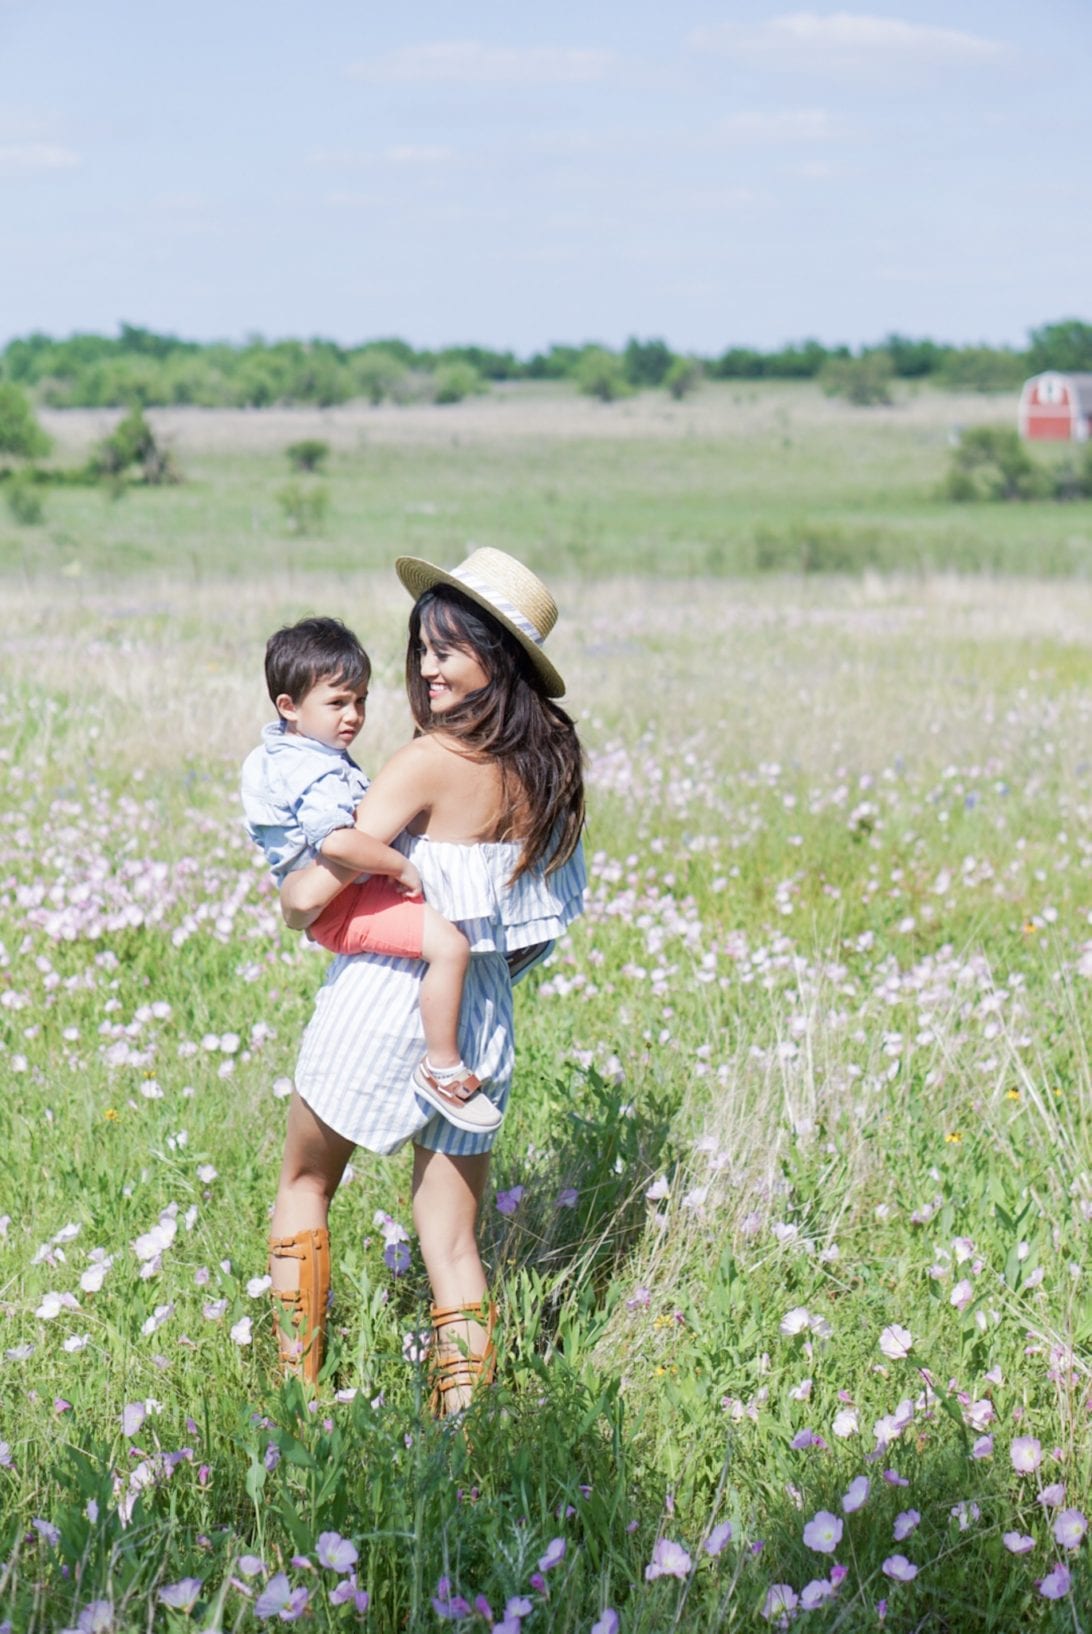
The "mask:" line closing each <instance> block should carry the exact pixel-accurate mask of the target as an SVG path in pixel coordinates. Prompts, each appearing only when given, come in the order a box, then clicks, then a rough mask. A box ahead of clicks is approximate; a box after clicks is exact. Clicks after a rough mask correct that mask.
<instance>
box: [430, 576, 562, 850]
mask: <svg viewBox="0 0 1092 1634" xmlns="http://www.w3.org/2000/svg"><path fill="white" fill-rule="evenodd" d="M422 627H424V629H425V630H426V631H427V633H428V636H429V639H430V640H432V641H435V642H440V643H442V644H444V645H446V646H449V647H459V648H461V649H462V650H463V651H465V652H470V653H473V655H474V657H475V658H476V659H477V660H478V662H479V663H480V664H481V666H482V668H483V669H484V671H485V673H486V676H487V677H488V679H487V680H486V683H485V685H484V686H483V687H479V688H478V689H477V691H475V692H471V693H469V694H468V695H467V697H466V698H464V699H463V700H462V702H461V703H460V704H459V705H458V706H457V707H456V708H454V709H451V710H449V711H448V712H447V713H445V715H444V717H443V720H442V721H439V720H435V721H434V720H433V718H432V711H431V709H430V708H429V701H428V686H427V684H426V682H425V681H424V680H423V679H422V676H421V630H422ZM406 692H407V695H408V697H409V703H410V709H411V710H412V712H413V718H414V721H415V722H416V724H417V729H418V731H419V732H434V731H442V732H443V733H444V734H445V736H447V737H451V738H454V739H455V741H456V742H457V743H458V744H459V746H460V748H461V749H462V750H463V752H464V753H465V754H468V755H470V756H471V757H472V758H473V759H475V760H483V761H485V760H490V761H493V762H495V763H496V764H497V765H498V766H499V767H500V773H501V780H502V786H503V789H504V800H505V805H506V807H507V809H508V811H509V812H511V813H513V814H514V815H517V816H518V817H519V818H520V819H522V820H521V821H520V823H519V832H516V833H509V834H506V835H505V838H506V839H518V840H521V841H522V842H523V846H522V851H521V853H520V859H519V864H518V866H517V867H516V870H515V872H514V873H513V875H512V879H513V881H515V880H517V879H519V877H520V875H521V874H526V873H527V872H528V871H529V870H530V869H532V868H534V867H535V866H536V865H537V864H539V863H542V864H544V866H545V871H546V873H547V874H549V873H552V872H553V870H554V869H555V868H559V867H560V866H561V864H562V863H563V862H567V861H568V859H569V858H570V857H571V856H572V854H573V852H574V851H575V850H576V847H577V844H578V842H579V840H580V833H581V830H582V828H583V827H584V763H583V761H584V757H583V753H582V751H581V748H580V741H579V739H578V738H577V735H576V727H575V725H574V724H573V721H572V719H571V718H570V717H569V716H568V715H567V714H566V713H565V711H564V710H563V709H562V708H560V707H559V705H557V704H556V703H554V701H553V699H552V698H548V697H547V696H546V692H545V688H544V686H543V683H542V681H541V680H540V679H539V677H538V675H537V674H536V673H535V669H534V666H533V665H532V663H531V661H530V659H529V658H528V657H527V654H526V653H525V652H524V651H523V648H522V647H521V646H520V645H519V642H518V641H515V640H513V638H512V637H511V636H510V635H509V634H508V631H507V630H506V629H505V628H504V626H503V625H502V624H499V623H498V622H497V620H496V619H494V618H491V617H490V615H489V614H488V613H487V612H486V611H485V609H484V608H482V607H480V606H479V605H478V603H477V602H476V601H473V600H471V598H470V597H469V596H464V595H463V594H462V592H461V591H459V590H455V589H453V588H452V587H451V586H449V585H437V586H436V588H435V589H433V590H427V591H426V592H425V594H424V595H423V596H422V597H421V598H420V599H419V600H418V601H417V602H416V603H415V604H414V608H413V612H412V613H411V614H410V627H409V646H408V649H407V652H406Z"/></svg>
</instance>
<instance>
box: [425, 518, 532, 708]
mask: <svg viewBox="0 0 1092 1634" xmlns="http://www.w3.org/2000/svg"><path fill="white" fill-rule="evenodd" d="M394 568H395V572H396V573H397V574H398V577H399V578H400V579H401V581H402V583H403V584H404V585H405V587H406V589H407V590H408V591H409V593H410V595H411V596H412V597H413V599H414V601H417V600H418V599H419V598H420V597H421V596H423V595H424V593H425V591H426V590H434V589H435V588H436V586H437V585H440V584H446V585H450V586H451V588H452V589H453V590H461V591H462V593H463V595H464V596H469V598H470V600H471V601H476V602H477V604H478V606H479V607H484V608H485V610H486V612H487V613H490V614H492V616H493V617H494V618H495V619H496V621H497V623H498V624H503V626H504V628H505V629H506V630H507V631H508V632H509V634H510V635H513V636H515V638H516V640H517V641H518V642H519V644H520V646H521V647H522V648H523V650H524V652H525V653H526V654H527V656H528V658H529V659H530V660H531V666H532V668H533V669H534V670H535V672H536V674H537V675H538V676H539V677H540V679H541V680H542V681H543V683H544V684H545V687H546V696H547V697H548V698H562V697H564V695H565V683H564V681H563V680H562V679H561V676H560V675H559V674H558V673H557V670H556V669H555V668H554V666H553V665H552V664H551V663H550V660H549V659H548V658H547V657H546V654H545V653H544V652H543V650H542V643H543V642H544V641H545V639H546V637H547V636H548V635H549V633H550V631H551V630H552V629H553V627H554V625H555V624H556V623H557V602H556V601H555V600H554V598H553V597H552V596H551V594H550V592H549V591H548V590H547V588H546V586H545V585H544V584H543V582H542V580H541V579H540V578H538V577H537V576H536V575H535V574H534V573H532V572H531V570H530V568H529V567H524V565H523V563H522V562H517V561H516V558H515V557H514V556H508V555H506V554H505V552H504V551H503V550H493V549H492V548H491V547H490V546H489V545H482V546H481V548H480V549H478V550H475V551H472V552H471V553H470V555H469V556H468V557H467V558H466V561H465V562H460V563H459V565H458V567H453V568H452V569H451V571H450V573H449V572H447V571H445V569H444V568H442V567H434V566H433V565H432V563H431V562H424V561H422V560H421V559H420V557H418V556H399V558H398V560H397V561H396V562H395V564H394Z"/></svg>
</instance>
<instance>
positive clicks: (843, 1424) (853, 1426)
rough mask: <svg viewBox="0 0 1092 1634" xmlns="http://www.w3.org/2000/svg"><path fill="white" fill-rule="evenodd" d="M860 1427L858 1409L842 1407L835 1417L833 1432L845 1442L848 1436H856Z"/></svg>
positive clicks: (832, 1426)
mask: <svg viewBox="0 0 1092 1634" xmlns="http://www.w3.org/2000/svg"><path fill="white" fill-rule="evenodd" d="M860 1427H861V1426H860V1422H859V1420H858V1418H857V1409H856V1407H841V1408H839V1410H838V1411H837V1412H836V1413H835V1415H834V1423H833V1424H832V1425H831V1430H832V1432H833V1433H834V1434H835V1435H836V1436H840V1437H841V1438H842V1439H843V1440H844V1439H845V1438H846V1436H850V1435H856V1434H857V1433H858V1431H859V1430H860Z"/></svg>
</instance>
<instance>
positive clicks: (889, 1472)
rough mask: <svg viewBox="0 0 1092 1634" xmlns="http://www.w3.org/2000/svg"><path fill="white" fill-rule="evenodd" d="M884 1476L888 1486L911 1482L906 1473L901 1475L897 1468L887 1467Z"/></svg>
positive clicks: (903, 1484) (905, 1484)
mask: <svg viewBox="0 0 1092 1634" xmlns="http://www.w3.org/2000/svg"><path fill="white" fill-rule="evenodd" d="M883 1478H884V1480H885V1481H886V1482H887V1484H888V1486H909V1485H910V1482H909V1481H908V1480H907V1479H906V1476H905V1475H900V1474H899V1472H898V1470H897V1469H885V1470H884V1472H883Z"/></svg>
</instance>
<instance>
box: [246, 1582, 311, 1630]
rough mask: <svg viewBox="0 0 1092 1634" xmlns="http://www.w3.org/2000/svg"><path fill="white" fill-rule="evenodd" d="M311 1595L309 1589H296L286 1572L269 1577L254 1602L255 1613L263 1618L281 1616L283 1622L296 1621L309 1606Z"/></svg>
mask: <svg viewBox="0 0 1092 1634" xmlns="http://www.w3.org/2000/svg"><path fill="white" fill-rule="evenodd" d="M310 1598H311V1595H310V1593H309V1591H308V1590H307V1589H294V1588H292V1586H291V1584H290V1583H289V1581H288V1578H287V1577H286V1575H285V1574H284V1572H277V1573H276V1575H275V1576H273V1577H271V1578H270V1579H269V1582H268V1583H267V1584H266V1586H265V1588H264V1589H263V1590H262V1592H261V1594H259V1596H258V1598H257V1600H256V1601H255V1602H254V1615H255V1617H259V1618H261V1619H263V1620H264V1619H265V1618H266V1617H279V1618H280V1619H281V1621H282V1622H285V1623H294V1622H295V1620H296V1618H297V1617H299V1616H301V1615H302V1613H303V1612H304V1610H305V1609H306V1607H307V1602H308V1600H310Z"/></svg>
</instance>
